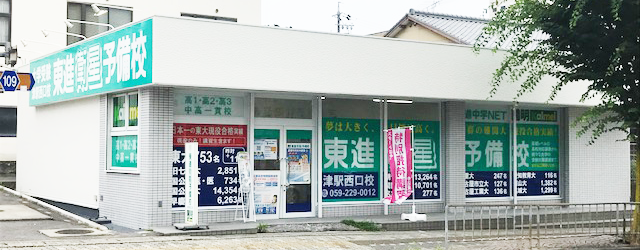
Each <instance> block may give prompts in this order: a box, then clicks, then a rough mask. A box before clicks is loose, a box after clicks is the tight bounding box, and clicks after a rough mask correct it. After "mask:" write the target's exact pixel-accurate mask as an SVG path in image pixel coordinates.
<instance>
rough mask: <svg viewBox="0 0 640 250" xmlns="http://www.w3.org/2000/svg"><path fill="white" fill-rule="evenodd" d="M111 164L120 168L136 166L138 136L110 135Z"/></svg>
mask: <svg viewBox="0 0 640 250" xmlns="http://www.w3.org/2000/svg"><path fill="white" fill-rule="evenodd" d="M111 166H112V167H120V168H136V167H138V136H137V135H125V136H112V137H111Z"/></svg>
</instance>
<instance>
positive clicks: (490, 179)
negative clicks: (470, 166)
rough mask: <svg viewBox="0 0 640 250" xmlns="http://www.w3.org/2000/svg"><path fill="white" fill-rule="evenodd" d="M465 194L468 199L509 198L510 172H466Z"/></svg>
mask: <svg viewBox="0 0 640 250" xmlns="http://www.w3.org/2000/svg"><path fill="white" fill-rule="evenodd" d="M465 174H466V177H465V192H466V195H467V197H474V198H475V197H504V196H509V194H510V193H511V192H510V187H509V186H510V185H509V171H495V172H489V171H473V172H466V173H465Z"/></svg>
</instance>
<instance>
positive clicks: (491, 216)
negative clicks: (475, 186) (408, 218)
mask: <svg viewBox="0 0 640 250" xmlns="http://www.w3.org/2000/svg"><path fill="white" fill-rule="evenodd" d="M636 205H640V202H626V203H584V204H569V203H558V204H519V205H510V204H468V205H447V206H445V245H446V244H448V243H449V242H451V241H474V240H490V239H528V240H530V241H531V240H537V245H539V244H540V239H541V238H550V237H565V236H568V235H618V236H620V237H623V238H625V237H626V236H628V235H629V234H630V233H631V221H632V219H633V211H634V209H635V206H636Z"/></svg>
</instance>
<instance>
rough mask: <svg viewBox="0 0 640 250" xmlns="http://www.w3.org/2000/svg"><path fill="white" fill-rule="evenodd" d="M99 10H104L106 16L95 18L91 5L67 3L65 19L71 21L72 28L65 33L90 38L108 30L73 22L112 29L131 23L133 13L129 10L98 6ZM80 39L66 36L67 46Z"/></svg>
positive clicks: (68, 28)
mask: <svg viewBox="0 0 640 250" xmlns="http://www.w3.org/2000/svg"><path fill="white" fill-rule="evenodd" d="M98 8H100V9H101V10H106V11H107V12H106V14H103V15H99V16H95V15H94V14H95V12H94V11H93V9H92V8H91V4H84V3H68V4H67V19H69V20H72V21H71V24H73V27H67V32H69V33H74V34H79V35H84V36H86V37H92V36H95V35H97V34H100V33H102V32H106V31H108V30H109V27H107V26H103V25H96V24H90V23H77V22H73V20H75V21H86V22H93V23H102V24H111V25H113V26H114V27H118V26H122V25H125V24H127V23H130V22H132V20H133V12H132V11H131V10H130V9H129V8H125V7H123V8H116V7H106V6H100V5H98ZM80 40H81V38H78V37H75V36H67V45H69V44H72V43H75V42H79V41H80Z"/></svg>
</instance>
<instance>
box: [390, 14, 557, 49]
mask: <svg viewBox="0 0 640 250" xmlns="http://www.w3.org/2000/svg"><path fill="white" fill-rule="evenodd" d="M410 22H415V23H418V24H420V25H422V26H424V27H426V28H428V29H430V30H432V31H434V32H436V33H438V34H440V35H442V36H444V37H446V38H448V39H450V40H452V41H454V42H456V43H460V44H467V45H472V44H474V43H475V41H476V39H477V38H478V37H479V36H480V35H481V34H482V29H483V28H484V27H485V26H486V25H487V23H488V22H489V19H482V18H476V17H465V16H456V15H448V14H441V13H430V12H421V11H415V10H413V9H411V10H410V11H409V13H408V14H407V15H405V17H404V18H402V20H400V21H399V22H398V23H397V24H396V25H395V26H394V27H393V28H392V29H391V30H389V31H388V33H387V34H386V35H385V36H387V37H393V36H395V35H396V34H397V33H398V32H399V31H400V30H401V29H402V28H404V26H405V25H408V24H409V23H410ZM543 38H545V35H544V34H543V33H542V32H537V33H536V34H534V39H543ZM494 44H495V39H490V40H489V42H488V43H487V44H486V45H485V46H486V47H493V46H494ZM510 45H511V43H510V42H509V41H507V42H506V43H505V44H503V46H501V48H503V49H504V48H508V47H509V46H510Z"/></svg>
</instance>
